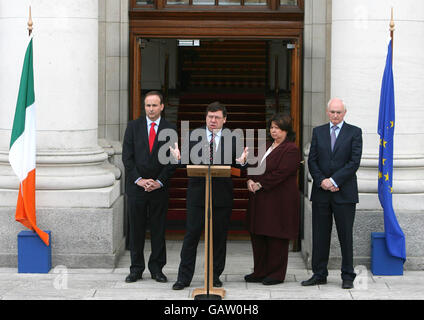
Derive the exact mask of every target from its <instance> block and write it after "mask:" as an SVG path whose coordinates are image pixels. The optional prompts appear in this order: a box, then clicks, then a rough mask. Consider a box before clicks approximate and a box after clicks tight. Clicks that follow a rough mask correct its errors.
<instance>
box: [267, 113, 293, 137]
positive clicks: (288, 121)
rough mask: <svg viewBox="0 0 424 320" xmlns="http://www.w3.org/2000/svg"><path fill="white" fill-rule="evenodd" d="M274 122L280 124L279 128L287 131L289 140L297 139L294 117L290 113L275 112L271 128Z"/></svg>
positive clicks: (269, 124)
mask: <svg viewBox="0 0 424 320" xmlns="http://www.w3.org/2000/svg"><path fill="white" fill-rule="evenodd" d="M273 122H274V123H275V124H276V125H277V126H278V128H280V129H281V130H283V131H286V132H287V139H288V140H289V141H292V142H293V141H295V140H296V132H294V131H293V126H292V118H291V117H290V116H289V115H288V114H282V113H276V114H274V115H273V116H272V118H271V120H269V123H268V127H269V128H271V125H272V123H273Z"/></svg>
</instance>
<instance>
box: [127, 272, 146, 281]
mask: <svg viewBox="0 0 424 320" xmlns="http://www.w3.org/2000/svg"><path fill="white" fill-rule="evenodd" d="M142 278H143V277H142V274H141V273H135V272H132V273H130V274H129V275H128V276H127V277H126V278H125V282H127V283H130V282H136V281H137V280H140V279H142Z"/></svg>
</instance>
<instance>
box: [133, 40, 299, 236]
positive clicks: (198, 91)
mask: <svg viewBox="0 0 424 320" xmlns="http://www.w3.org/2000/svg"><path fill="white" fill-rule="evenodd" d="M182 43H183V45H180V40H179V39H172V38H143V37H139V38H138V40H137V45H138V48H137V51H139V55H138V57H139V60H138V61H136V62H135V63H134V65H137V66H139V70H138V72H139V80H138V82H139V83H140V88H139V90H140V96H143V94H144V93H146V92H147V91H150V90H161V91H162V92H164V95H165V97H166V107H165V117H166V118H167V119H168V120H169V121H171V122H174V123H175V124H176V126H177V129H178V130H180V123H181V121H187V120H188V121H190V128H192V129H193V128H197V127H200V126H202V125H204V122H205V116H204V112H205V109H206V106H207V105H208V104H209V103H211V102H213V101H220V102H221V103H223V104H224V105H226V107H227V110H228V116H227V123H226V126H227V127H228V128H230V129H242V130H245V129H266V127H267V120H269V118H270V117H271V116H272V114H274V113H275V112H284V113H289V114H291V115H292V117H293V119H294V124H295V123H297V124H298V126H299V127H300V117H299V115H298V114H299V113H300V106H299V102H298V101H299V100H296V99H297V94H296V90H298V89H297V88H298V85H299V84H298V83H294V79H295V77H294V73H296V72H298V70H297V69H296V68H297V67H298V66H299V65H298V64H297V61H295V60H297V59H298V57H299V56H298V51H297V49H296V41H293V40H292V39H260V40H257V39H254V40H253V39H210V38H209V39H192V40H187V39H185V41H184V42H182ZM137 74H138V73H135V75H137ZM297 79H299V78H297ZM297 81H299V80H297ZM133 94H134V93H133ZM136 109H137V110H142V108H140V106H138V107H136V106H134V105H133V111H132V112H131V114H132V115H133V116H136V114H137V112H136ZM298 136H299V135H298ZM299 142H300V139H299ZM255 145H257V143H255ZM187 180H188V178H187V176H186V171H185V170H184V169H177V171H176V173H175V174H174V176H173V178H172V179H171V181H170V199H169V210H168V217H167V220H168V226H167V235H168V238H182V236H183V235H184V231H185V219H186V198H185V195H186V192H187V184H188V183H187V182H188V181H187ZM300 181H301V180H300ZM233 183H234V202H233V212H232V217H231V224H230V228H229V229H230V232H229V237H230V238H232V239H240V238H241V239H244V238H246V235H247V233H246V231H245V227H244V219H245V214H246V208H247V202H248V191H247V189H246V178H245V176H243V175H242V176H241V177H234V178H233Z"/></svg>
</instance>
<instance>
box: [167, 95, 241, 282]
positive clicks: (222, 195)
mask: <svg viewBox="0 0 424 320" xmlns="http://www.w3.org/2000/svg"><path fill="white" fill-rule="evenodd" d="M226 121H227V110H226V108H225V106H223V105H222V104H220V103H219V102H213V103H211V104H209V105H208V107H207V109H206V126H204V127H201V128H199V129H196V130H193V132H191V133H190V145H189V150H190V153H189V154H190V162H194V161H193V160H194V159H193V158H197V159H199V161H200V163H199V162H198V163H196V164H206V165H207V164H214V165H230V166H234V167H239V168H241V167H243V165H244V164H245V163H246V158H247V154H248V152H247V148H245V149H244V151H243V153H242V154H241V156H240V157H239V158H237V159H236V154H237V153H236V152H237V148H236V142H237V141H236V140H237V137H236V136H234V135H230V137H231V139H226V137H227V135H226V133H227V132H230V131H229V130H228V129H225V128H223V126H224V123H225V122H226ZM223 129H224V130H223ZM206 142H207V143H206ZM226 144H230V146H229V145H226ZM195 146H197V147H199V146H200V148H198V151H197V152H196V147H195ZM224 151H225V152H224ZM171 152H172V154H173V156H174V157H175V158H176V159H178V160H180V159H181V156H180V151H179V149H178V146H177V145H175V149H172V148H171ZM229 153H231V154H229ZM185 164H187V163H185ZM211 186H212V214H213V273H214V274H213V286H214V287H222V282H221V280H220V279H219V276H220V275H221V274H222V272H223V271H224V267H225V256H226V246H227V243H226V242H227V232H228V225H229V222H230V217H231V211H232V206H233V181H232V178H231V177H215V178H212V181H211ZM204 213H205V178H203V177H190V178H189V182H188V189H187V220H186V234H185V236H184V242H183V247H182V249H181V254H180V257H181V262H180V266H179V269H178V278H177V281H176V282H175V283H174V285H173V286H172V289H174V290H181V289H184V288H185V287H188V286H189V285H190V283H191V280H192V278H193V274H194V269H195V265H196V252H197V245H198V243H199V240H200V236H201V233H202V229H203V226H204V215H205V214H204Z"/></svg>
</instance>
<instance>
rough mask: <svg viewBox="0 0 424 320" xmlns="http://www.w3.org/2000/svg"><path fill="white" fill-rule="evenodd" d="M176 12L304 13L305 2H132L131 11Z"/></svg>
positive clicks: (268, 0)
mask: <svg viewBox="0 0 424 320" xmlns="http://www.w3.org/2000/svg"><path fill="white" fill-rule="evenodd" d="M152 9H153V10H158V9H159V10H161V9H165V10H175V9H179V10H181V9H183V10H187V11H197V10H207V11H217V12H219V11H232V10H240V9H242V10H243V11H268V10H272V11H280V12H299V11H301V12H303V10H304V0H297V5H280V0H267V3H266V4H264V5H244V0H240V5H219V0H215V4H214V5H193V0H189V4H188V5H186V4H170V5H168V4H167V0H153V3H152V4H137V0H130V10H131V11H138V10H152Z"/></svg>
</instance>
